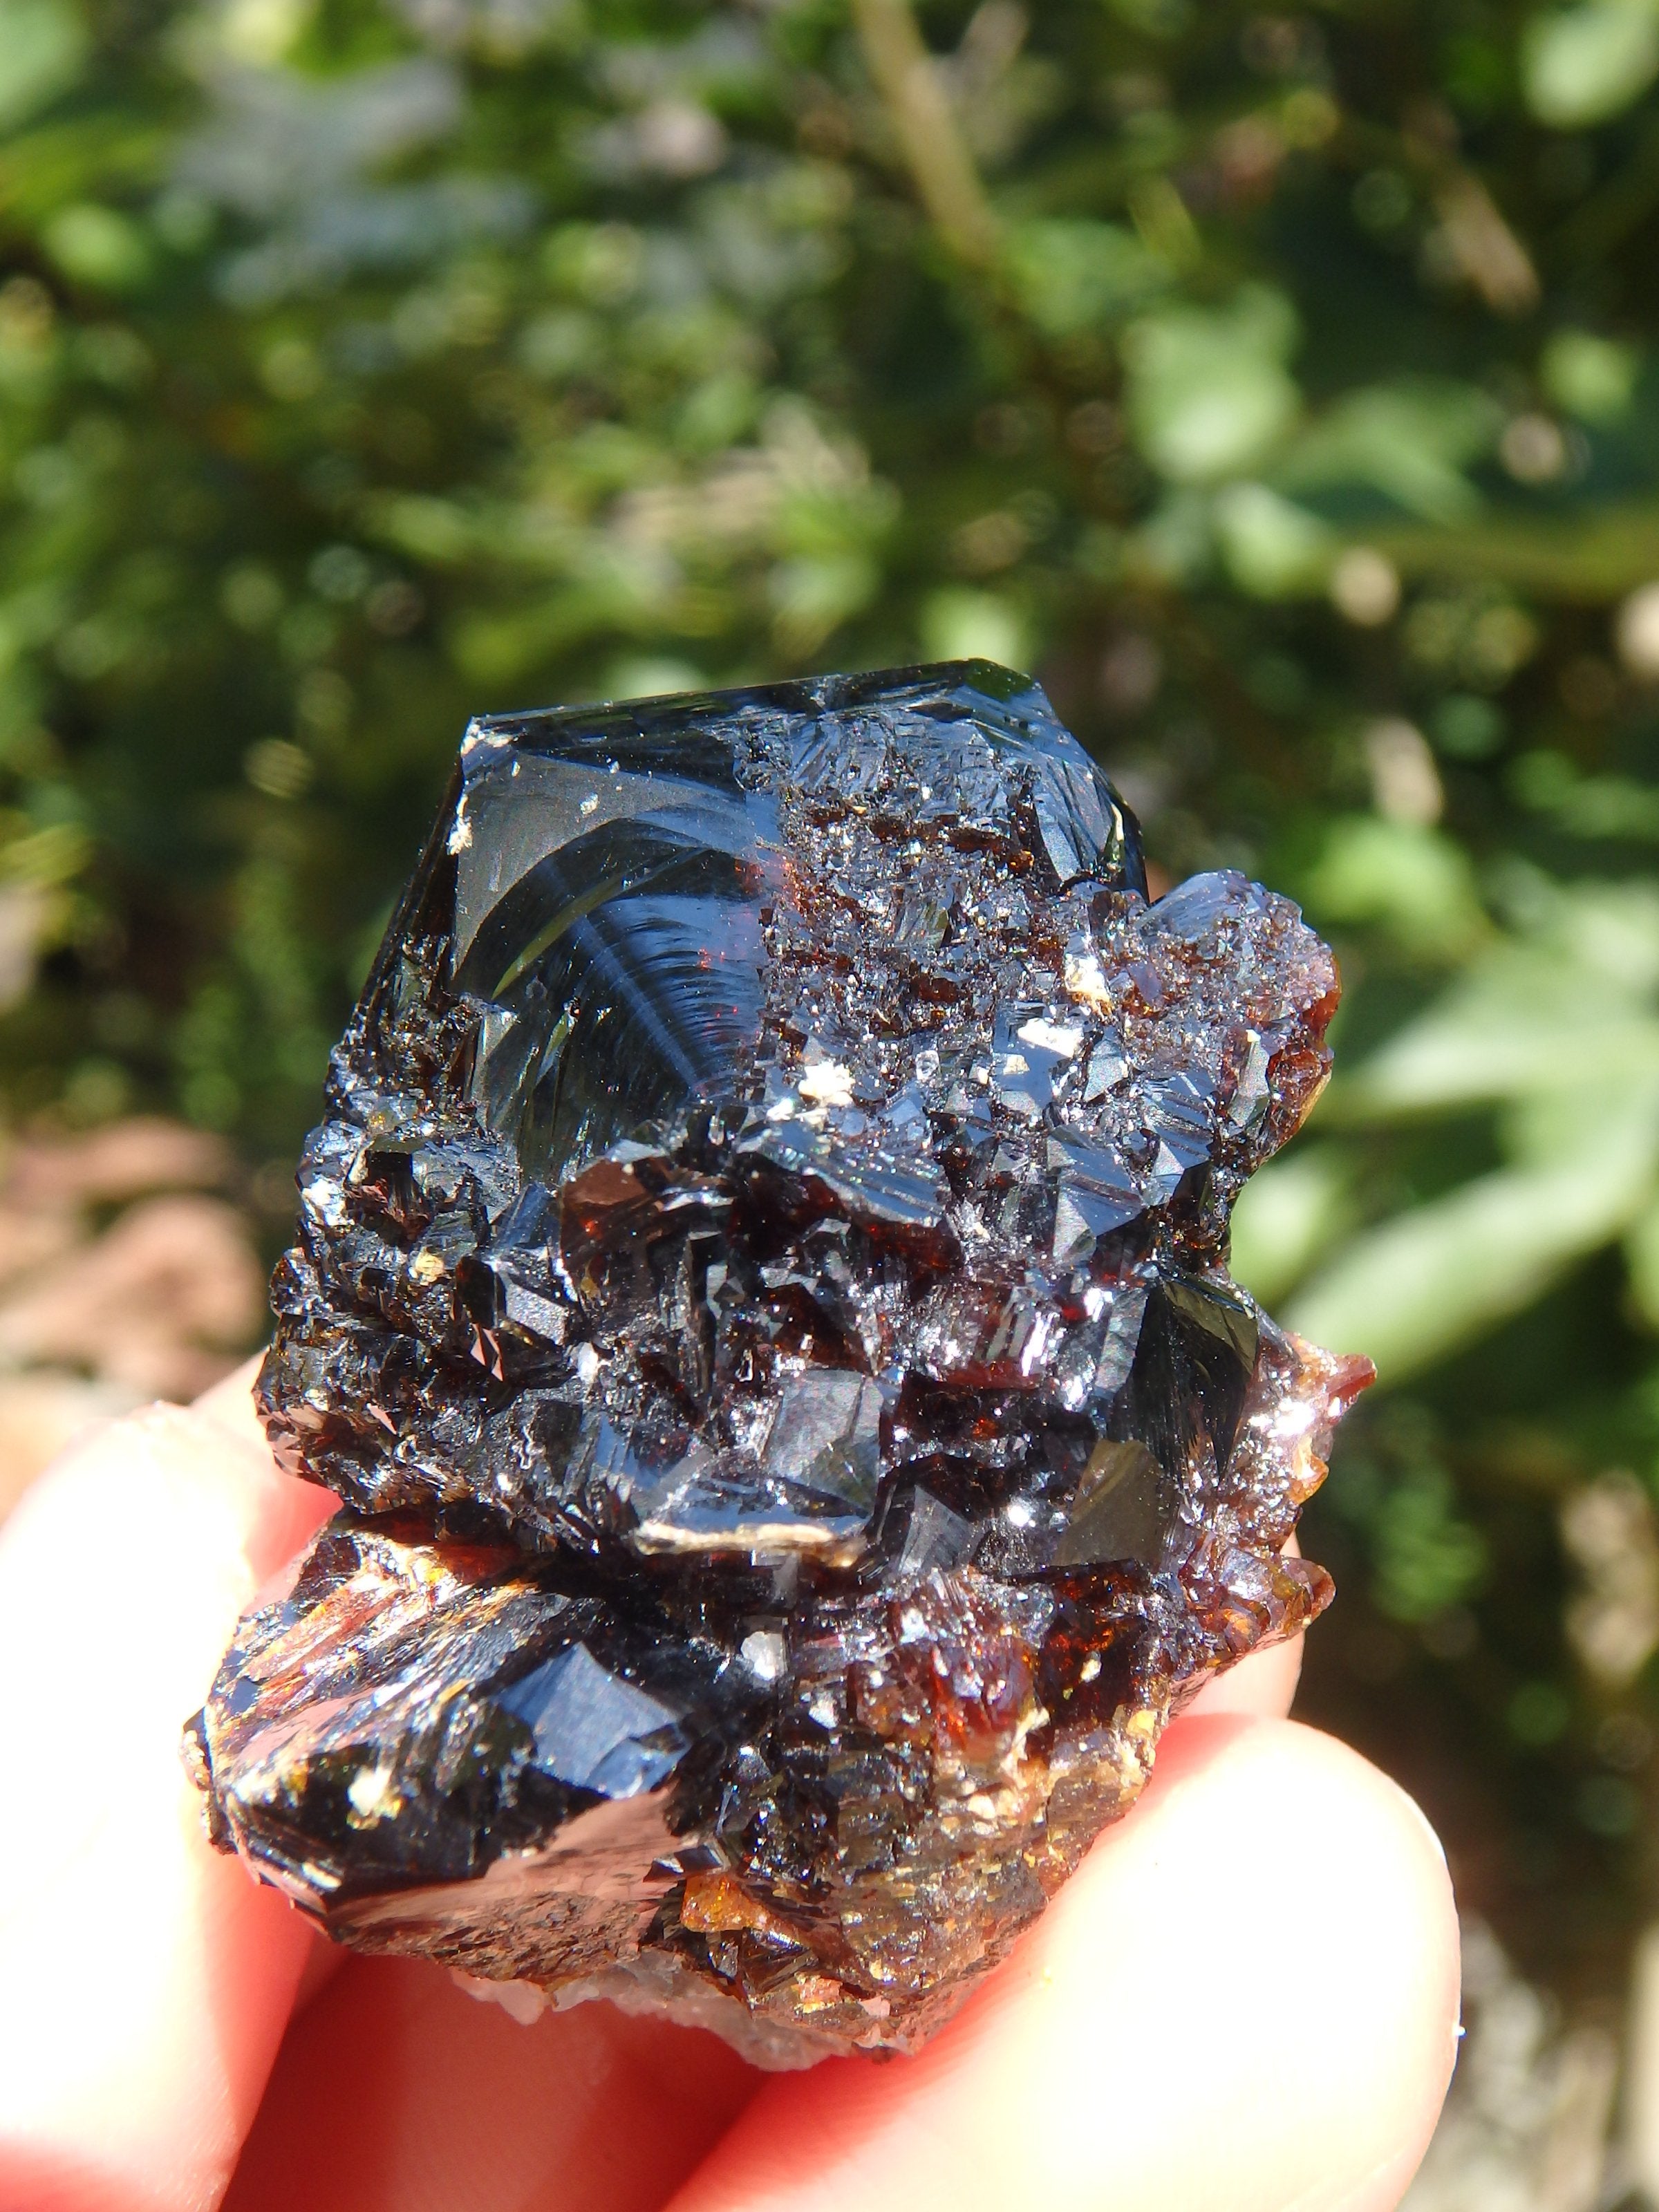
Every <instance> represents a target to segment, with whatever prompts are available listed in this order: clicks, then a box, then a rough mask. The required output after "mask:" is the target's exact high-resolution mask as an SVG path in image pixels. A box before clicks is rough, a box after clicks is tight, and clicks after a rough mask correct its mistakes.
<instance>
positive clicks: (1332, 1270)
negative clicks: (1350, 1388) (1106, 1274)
mask: <svg viewBox="0 0 1659 2212" xmlns="http://www.w3.org/2000/svg"><path fill="white" fill-rule="evenodd" d="M1577 1103H1578V1104H1579V1106H1580V1107H1581V1109H1582V1113H1581V1116H1580V1128H1581V1132H1582V1135H1581V1141H1580V1144H1579V1146H1578V1148H1577V1151H1576V1152H1575V1153H1574V1154H1573V1155H1572V1156H1570V1157H1566V1158H1559V1159H1558V1160H1557V1161H1556V1162H1555V1163H1554V1164H1552V1165H1549V1166H1541V1167H1536V1168H1530V1169H1516V1170H1504V1171H1501V1172H1499V1173H1498V1174H1495V1175H1490V1176H1481V1177H1480V1178H1478V1179H1477V1180H1476V1181H1474V1182H1468V1183H1466V1184H1464V1185H1462V1187H1461V1188H1458V1189H1457V1190H1455V1191H1454V1192H1453V1193H1452V1194H1450V1195H1449V1196H1448V1197H1446V1198H1443V1199H1439V1200H1435V1201H1434V1202H1432V1203H1431V1204H1429V1205H1425V1206H1414V1207H1413V1208H1412V1209H1411V1210H1410V1211H1409V1212H1405V1213H1402V1214H1400V1215H1397V1216H1396V1217H1395V1218H1394V1219H1393V1220H1391V1221H1388V1222H1385V1223H1383V1225H1381V1226H1380V1227H1378V1228H1376V1229H1373V1230H1370V1231H1367V1232H1366V1233H1365V1234H1364V1235H1363V1236H1361V1237H1358V1238H1356V1239H1355V1241H1354V1242H1353V1243H1351V1244H1350V1245H1349V1246H1348V1247H1347V1248H1346V1249H1345V1250H1343V1251H1342V1252H1340V1254H1339V1255H1338V1256H1337V1258H1336V1259H1335V1260H1334V1261H1333V1262H1332V1263H1331V1264H1330V1265H1329V1266H1328V1267H1325V1268H1323V1269H1322V1271H1321V1272H1320V1273H1318V1274H1317V1275H1316V1276H1315V1277H1314V1279H1313V1280H1312V1281H1311V1282H1310V1283H1309V1284H1308V1285H1306V1286H1305V1287H1304V1289H1303V1290H1301V1291H1298V1292H1297V1296H1296V1297H1294V1298H1293V1299H1292V1300H1291V1305H1290V1309H1289V1314H1288V1316H1287V1317H1288V1320H1289V1322H1290V1325H1291V1328H1294V1329H1296V1330H1297V1331H1298V1332H1299V1333H1300V1334H1302V1335H1304V1336H1310V1337H1312V1338H1314V1339H1315V1340H1316V1341H1317V1342H1319V1343H1322V1344H1328V1345H1331V1346H1334V1347H1335V1348H1336V1349H1337V1350H1339V1351H1358V1350H1360V1349H1362V1348H1363V1349H1364V1351H1365V1352H1368V1353H1369V1354H1370V1357H1371V1358H1373V1359H1374V1360H1376V1366H1377V1373H1378V1375H1379V1376H1380V1377H1381V1378H1382V1379H1383V1381H1384V1382H1388V1383H1396V1382H1399V1381H1401V1380H1402V1379H1403V1378H1404V1377H1405V1376H1408V1375H1411V1374H1413V1373H1415V1372H1416V1371H1417V1370H1419V1369H1421V1368H1423V1367H1425V1366H1427V1365H1429V1364H1431V1362H1433V1361H1434V1360H1436V1359H1439V1358H1443V1357H1444V1356H1445V1354H1446V1352H1448V1351H1449V1349H1450V1348H1451V1347H1453V1346H1456V1345H1458V1344H1461V1343H1463V1342H1465V1341H1467V1340H1468V1339H1469V1338H1470V1337H1472V1336H1474V1335H1477V1334H1480V1331H1482V1330H1483V1329H1486V1328H1490V1327H1491V1326H1492V1324H1493V1323H1494V1322H1498V1321H1500V1320H1502V1319H1503V1318H1504V1316H1507V1315H1510V1314H1513V1313H1517V1312H1519V1311H1520V1310H1522V1308H1523V1307H1525V1306H1527V1305H1529V1304H1531V1303H1532V1301H1533V1300H1534V1298H1535V1297H1537V1296H1538V1294H1539V1292H1540V1291H1541V1290H1542V1289H1543V1288H1544V1287H1545V1286H1546V1285H1547V1284H1548V1283H1549V1282H1551V1281H1552V1280H1553V1279H1554V1278H1555V1277H1556V1276H1557V1275H1559V1273H1561V1272H1562V1270H1563V1269H1565V1268H1566V1267H1570V1266H1571V1265H1572V1263H1573V1262H1574V1261H1577V1260H1579V1259H1581V1258H1582V1257H1583V1256H1584V1255H1586V1254H1588V1253H1590V1252H1593V1251H1595V1250H1596V1249H1598V1248H1599V1247H1600V1246H1601V1245H1602V1244H1605V1243H1608V1242H1609V1241H1610V1240H1611V1239H1612V1238H1613V1237H1617V1236H1618V1235H1620V1233H1621V1232H1622V1231H1623V1230H1624V1229H1625V1228H1626V1226H1627V1225H1629V1224H1630V1222H1631V1221H1632V1219H1634V1218H1636V1217H1637V1216H1638V1214H1639V1213H1640V1212H1642V1211H1643V1210H1644V1207H1645V1206H1647V1204H1648V1203H1649V1202H1650V1194H1651V1191H1652V1187H1653V1179H1654V1173H1655V1170H1656V1167H1659V1070H1656V1071H1655V1077H1654V1079H1652V1080H1650V1082H1649V1083H1648V1084H1646V1085H1641V1086H1638V1087H1636V1088H1634V1089H1633V1090H1632V1091H1631V1092H1630V1093H1629V1094H1628V1095H1627V1096H1626V1097H1624V1098H1622V1099H1620V1100H1617V1101H1613V1100H1609V1099H1608V1097H1607V1095H1606V1094H1605V1093H1602V1092H1595V1093H1591V1094H1589V1095H1588V1096H1581V1097H1580V1098H1579V1099H1578V1101H1577Z"/></svg>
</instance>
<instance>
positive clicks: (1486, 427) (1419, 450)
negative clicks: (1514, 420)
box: [1275, 380, 1504, 523]
mask: <svg viewBox="0 0 1659 2212" xmlns="http://www.w3.org/2000/svg"><path fill="white" fill-rule="evenodd" d="M1503 420H1504V416H1503V410H1502V409H1501V408H1499V407H1498V406H1497V405H1496V404H1494V402H1493V401H1492V398H1490V397H1489V396H1488V395H1487V394H1486V392H1480V391H1479V390H1477V389H1476V388H1475V387H1474V386H1471V385H1467V384H1454V383H1429V382H1425V381H1421V380H1413V381H1411V382H1409V383H1407V382H1402V383H1400V384H1397V385H1393V386H1373V387H1371V388H1370V389H1366V390H1362V391H1358V392H1350V393H1349V394H1348V395H1347V396H1346V398H1342V399H1340V400H1338V401H1337V402H1336V404H1334V406H1332V407H1330V408H1328V410H1326V412H1325V413H1324V414H1323V415H1322V416H1321V417H1320V418H1319V419H1318V420H1317V421H1316V422H1313V423H1311V424H1310V426H1309V427H1308V428H1306V429H1304V431H1303V432H1302V434H1301V435H1300V436H1299V437H1298V438H1297V442H1296V447H1295V450H1294V452H1292V453H1291V454H1290V455H1289V456H1288V457H1287V458H1286V459H1285V460H1284V461H1283V462H1281V463H1280V465H1279V469H1278V471H1277V473H1276V479H1275V480H1276V481H1277V482H1278V483H1280V484H1281V485H1283V486H1284V487H1285V489H1287V490H1296V491H1317V490H1328V489H1333V488H1334V487H1337V486H1340V485H1345V484H1364V485H1366V486H1368V487H1369V488H1370V489H1371V490H1373V491H1377V492H1381V493H1382V494H1383V496H1384V497H1385V498H1387V499H1390V500H1392V501H1394V502H1395V504H1396V506H1399V507H1404V508H1405V509H1406V511H1407V513H1411V514H1419V515H1422V516H1423V517H1424V518H1425V520H1429V521H1431V522H1437V523H1451V522H1462V521H1464V520H1467V519H1468V517H1469V516H1470V515H1471V514H1474V513H1476V512H1477V511H1478V509H1479V507H1480V503H1481V502H1480V495H1478V493H1477V492H1476V491H1475V489H1474V486H1473V485H1472V484H1471V483H1469V481H1468V477H1467V476H1466V475H1465V474H1464V471H1465V470H1466V469H1467V468H1468V465H1469V464H1470V463H1471V462H1473V461H1475V460H1478V459H1480V458H1481V457H1482V456H1483V455H1484V454H1486V453H1489V452H1490V451H1491V449H1492V443H1493V441H1494V440H1495V438H1496V437H1497V435H1498V430H1499V429H1500V428H1502V425H1503Z"/></svg>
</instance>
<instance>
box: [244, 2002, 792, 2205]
mask: <svg viewBox="0 0 1659 2212" xmlns="http://www.w3.org/2000/svg"><path fill="white" fill-rule="evenodd" d="M756 2082H757V2076H756V2075H754V2074H753V2072H752V2071H751V2070H750V2069H749V2068H748V2067H746V2066H745V2065H744V2063H742V2061H741V2060H740V2059H738V2057H736V2055H735V2054H734V2053H733V2052H732V2051H729V2050H728V2049H727V2048H726V2045H724V2044H722V2043H719V2042H717V2041H716V2040H715V2039H714V2037H713V2036H709V2035H702V2034H697V2033H693V2032H692V2031H691V2030H690V2029H688V2028H680V2027H671V2026H670V2025H668V2024H667V2023H666V2022H665V2021H653V2020H640V2019H630V2018H629V2017H628V2016H626V2015H624V2014H623V2013H620V2012H618V2011H617V2010H616V2009H615V2008H614V2007H613V2006H611V2005H608V2004H585V2005H580V2006H578V2007H577V2008H575V2009H574V2011H571V2012H566V2013H557V2014H554V2015H551V2016H550V2017H548V2018H544V2019H542V2020H539V2021H535V2022H534V2023H533V2024H532V2025H531V2026H530V2027H520V2026H519V2025H518V2024H517V2022H515V2021H512V2020H510V2019H508V2017H507V2015H506V2013H504V2012H503V2011H502V2010H501V2007H500V2006H499V2005H495V2004H480V2003H478V2002H476V2001H475V2000H474V1999H472V1998H471V1997H469V1996H464V1995H463V1994H462V1992H461V1991H460V1990H459V1989H457V1988H456V1986H455V1984H453V1982H452V1981H451V1980H450V1979H449V1978H448V1976H447V1975H446V1974H445V1973H443V1972H441V1970H440V1969H439V1968H438V1967H436V1966H433V1965H432V1964H430V1962H429V1961H428V1960H412V1959H396V1960H394V1959H349V1960H347V1961H346V1963H345V1965H344V1966H343V1969H342V1971H341V1972H340V1973H339V1975H338V1977H337V1978H336V1980H335V1981H334V1983H333V1984H332V1985H331V1988H330V1989H328V1990H326V1991H325V1993H324V1995H322V1996H319V1998H318V1999H317V2001H316V2002H315V2003H314V2004H313V2005H312V2007H311V2008H310V2009H309V2011H308V2012H307V2014H306V2015H304V2017H303V2019H302V2020H301V2021H296V2022H295V2028H294V2030H293V2032H292V2033H291V2034H290V2036H289V2040H288V2042H287V2043H286V2045H284V2046H283V2055H282V2057H281V2058H280V2059H279V2060H278V2062H277V2064H276V2070H275V2072H274V2073H273V2075H272V2076H271V2081H270V2089H269V2091H268V2092H267V2094H266V2097H265V2101H264V2105H263V2106H261V2107H260V2112H259V2117H258V2120H257V2121H256V2122H255V2124H254V2127H253V2130H252V2134H251V2135H250V2136H249V2138H248V2142H247V2147H246V2151H245V2152H244V2154H243V2158H242V2162H241V2164H240V2166H239V2167H238V2168H237V2172H236V2179H235V2180H234V2182H233V2183H232V2185H231V2189H230V2194H229V2196H228V2198H227V2200H226V2203H225V2208H224V2212H293V2208H294V2207H295V2206H296V2205H302V2206H304V2207H305V2208H306V2212H475V2208H476V2212H498V2208H501V2207H504V2206H509V2205H510V2206H519V2207H530V2206H532V2205H538V2204H542V2203H548V2204H556V2205H557V2206H558V2207H559V2208H560V2212H647V2208H651V2207H654V2206H657V2205H659V2204H661V2203H662V2202H663V2200H664V2198H665V2197H667V2196H668V2195H669V2194H671V2191H673V2189H674V2188H675V2186H676V2185H678V2183H679V2182H681V2181H683V2180H684V2179H685V2177H686V2175H687V2174H689V2173H690V2172H691V2171H692V2170H693V2169H694V2167H695V2166H696V2164H697V2161H698V2160H699V2159H701V2158H702V2155H703V2154H704V2153H705V2152H706V2151H708V2148H710V2146H711V2145H712V2144H713V2143H714V2142H715V2141H716V2140H717V2139H718V2137H719V2136H720V2134H721V2133H722V2131H723V2130H725V2129H726V2126H728V2125H729V2124H730V2123H731V2121H732V2118H734V2117H735V2116H736V2114H737V2113H738V2112H739V2111H740V2110H741V2109H742V2107H743V2106H744V2103H745V2102H746V2101H747V2100H748V2099H749V2097H750V2095H752V2094H753V2092H754V2088H755V2086H756Z"/></svg>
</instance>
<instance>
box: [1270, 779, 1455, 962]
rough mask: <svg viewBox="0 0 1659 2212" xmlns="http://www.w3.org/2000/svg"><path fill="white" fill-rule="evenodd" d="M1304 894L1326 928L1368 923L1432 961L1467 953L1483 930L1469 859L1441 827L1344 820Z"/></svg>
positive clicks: (1307, 876)
mask: <svg viewBox="0 0 1659 2212" xmlns="http://www.w3.org/2000/svg"><path fill="white" fill-rule="evenodd" d="M1300 889H1301V890H1302V894H1303V897H1304V902H1305V903H1306V905H1307V907H1308V909H1309V912H1310V914H1311V915H1313V917H1314V919H1315V920H1316V921H1318V922H1320V923H1322V925H1324V926H1326V927H1329V926H1330V925H1332V924H1337V925H1339V926H1340V925H1341V924H1343V923H1369V924H1371V925H1373V926H1375V927H1380V928H1382V929H1383V930H1385V931H1386V932H1387V933H1388V934H1389V936H1390V937H1392V938H1393V939H1395V942H1396V943H1397V944H1398V945H1400V946H1401V948H1402V949H1403V950H1404V951H1407V952H1409V953H1412V954H1414V955H1418V956H1420V957H1425V958H1428V959H1435V960H1439V959H1445V958H1449V957H1455V956H1456V955H1457V954H1459V953H1462V952H1465V951H1468V949H1469V948H1470V947H1471V946H1473V945H1477V944H1478V943H1479V942H1480V938H1481V936H1482V934H1483V932H1484V930H1485V927H1486V924H1485V919H1484V916H1483V915H1482V912H1481V908H1480V900H1479V898H1478V896H1476V892H1475V887H1474V871H1473V870H1472V869H1471V867H1470V866H1469V862H1468V855H1467V854H1465V853H1464V852H1463V851H1462V849H1461V848H1459V847H1458V846H1457V845H1456V844H1455V843H1454V842H1452V840H1451V839H1450V838H1449V837H1447V836H1444V835H1443V834H1442V833H1441V832H1440V831H1438V830H1436V829H1430V828H1427V827H1425V826H1424V825H1422V824H1419V823H1410V822H1398V821H1389V820H1388V819H1386V818H1385V817H1383V816H1380V815H1375V814H1356V815H1339V816H1338V817H1337V818H1336V819H1335V820H1334V822H1332V823H1330V825H1329V827H1328V829H1327V830H1326V832H1325V835H1324V839H1323V842H1322V849H1321V851H1320V853H1319V855H1318V857H1317V858H1316V860H1314V861H1313V863H1312V864H1311V866H1310V867H1309V868H1308V869H1307V870H1306V871H1305V872H1304V876H1303V878H1302V880H1301V884H1300Z"/></svg>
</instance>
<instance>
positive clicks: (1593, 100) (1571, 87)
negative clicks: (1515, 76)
mask: <svg viewBox="0 0 1659 2212" xmlns="http://www.w3.org/2000/svg"><path fill="white" fill-rule="evenodd" d="M1656 75H1659V12H1656V10H1655V9H1654V8H1653V7H1652V5H1651V4H1650V0H1590V4H1589V5H1587V6H1583V7H1577V8H1569V9H1564V10H1562V11H1561V12H1560V13H1559V14H1554V15H1541V16H1538V17H1536V18H1534V21H1533V22H1532V23H1531V24H1530V25H1529V26H1528V31H1527V35H1526V38H1525V40H1524V41H1523V43H1522V82H1524V84H1525V87H1526V94H1527V103H1528V106H1530V107H1531V109H1532V112H1533V113H1534V115H1536V116H1537V117H1538V118H1539V119H1540V121H1541V122H1544V123H1548V124H1551V125H1553V126H1554V127H1555V128H1556V129H1557V130H1558V131H1577V130H1580V129H1582V128H1583V125H1585V124H1587V123H1600V122H1601V121H1602V120H1603V118H1606V117H1607V116H1609V115H1617V114H1618V113H1619V112H1620V110H1621V109H1623V108H1626V107H1628V106H1630V105H1631V103H1632V100H1639V99H1640V98H1641V96H1642V94H1644V92H1645V91H1646V90H1647V88H1648V87H1649V85H1650V84H1651V83H1652V82H1653V80H1654V77H1655V76H1656Z"/></svg>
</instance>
